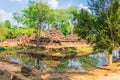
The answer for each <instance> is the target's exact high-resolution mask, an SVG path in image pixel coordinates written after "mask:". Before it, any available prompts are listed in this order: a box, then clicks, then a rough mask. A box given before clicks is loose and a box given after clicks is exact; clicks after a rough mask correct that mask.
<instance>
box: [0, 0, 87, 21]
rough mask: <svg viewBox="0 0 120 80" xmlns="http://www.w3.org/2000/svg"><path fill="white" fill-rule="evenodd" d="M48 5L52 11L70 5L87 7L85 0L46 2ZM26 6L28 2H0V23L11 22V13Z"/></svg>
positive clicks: (53, 0) (14, 0)
mask: <svg viewBox="0 0 120 80" xmlns="http://www.w3.org/2000/svg"><path fill="white" fill-rule="evenodd" d="M48 4H49V5H50V7H51V8H53V9H61V8H66V7H69V6H71V5H77V6H80V7H83V8H84V7H85V8H86V6H87V0H48ZM27 6H28V0H1V2H0V21H2V22H3V21H5V20H11V21H12V22H14V20H13V19H12V13H14V12H20V11H21V10H23V9H24V8H26V7H27Z"/></svg>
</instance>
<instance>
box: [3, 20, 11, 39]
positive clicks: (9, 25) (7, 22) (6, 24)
mask: <svg viewBox="0 0 120 80" xmlns="http://www.w3.org/2000/svg"><path fill="white" fill-rule="evenodd" d="M4 26H5V27H7V28H8V29H9V31H8V38H9V39H10V28H11V23H10V21H9V20H6V21H5V23H4Z"/></svg>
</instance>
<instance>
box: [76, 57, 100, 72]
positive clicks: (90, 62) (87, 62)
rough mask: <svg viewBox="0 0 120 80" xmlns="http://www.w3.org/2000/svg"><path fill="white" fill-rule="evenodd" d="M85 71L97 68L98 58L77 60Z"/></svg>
mask: <svg viewBox="0 0 120 80" xmlns="http://www.w3.org/2000/svg"><path fill="white" fill-rule="evenodd" d="M77 60H78V61H79V62H80V63H81V64H82V67H83V68H84V69H85V70H91V69H94V68H96V67H97V64H98V61H99V56H94V57H90V56H85V57H81V58H79V59H77Z"/></svg>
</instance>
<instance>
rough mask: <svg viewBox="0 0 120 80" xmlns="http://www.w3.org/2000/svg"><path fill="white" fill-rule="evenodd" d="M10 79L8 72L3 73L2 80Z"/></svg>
mask: <svg viewBox="0 0 120 80" xmlns="http://www.w3.org/2000/svg"><path fill="white" fill-rule="evenodd" d="M11 77H12V75H11V73H10V72H8V71H4V73H3V80H11Z"/></svg>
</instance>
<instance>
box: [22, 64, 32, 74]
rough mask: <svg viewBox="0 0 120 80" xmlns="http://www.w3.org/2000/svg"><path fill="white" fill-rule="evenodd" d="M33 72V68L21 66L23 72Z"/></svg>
mask: <svg viewBox="0 0 120 80" xmlns="http://www.w3.org/2000/svg"><path fill="white" fill-rule="evenodd" d="M31 72H32V69H31V68H29V67H26V66H23V67H22V68H21V73H25V74H30V73H31Z"/></svg>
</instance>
